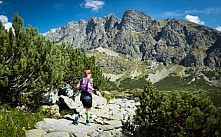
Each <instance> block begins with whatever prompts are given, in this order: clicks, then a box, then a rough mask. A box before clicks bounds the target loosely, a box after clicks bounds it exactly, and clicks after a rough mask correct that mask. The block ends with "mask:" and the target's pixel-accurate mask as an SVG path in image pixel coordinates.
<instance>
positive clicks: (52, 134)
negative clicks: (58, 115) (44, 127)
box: [43, 131, 69, 137]
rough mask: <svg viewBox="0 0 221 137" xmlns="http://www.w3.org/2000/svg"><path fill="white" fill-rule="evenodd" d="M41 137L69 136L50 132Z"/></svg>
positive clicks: (64, 133)
mask: <svg viewBox="0 0 221 137" xmlns="http://www.w3.org/2000/svg"><path fill="white" fill-rule="evenodd" d="M43 137H69V134H68V133H67V132H57V131H55V132H50V133H47V134H46V135H44V136H43Z"/></svg>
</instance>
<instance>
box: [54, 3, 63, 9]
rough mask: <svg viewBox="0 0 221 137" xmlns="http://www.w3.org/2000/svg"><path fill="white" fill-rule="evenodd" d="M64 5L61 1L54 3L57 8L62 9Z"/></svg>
mask: <svg viewBox="0 0 221 137" xmlns="http://www.w3.org/2000/svg"><path fill="white" fill-rule="evenodd" d="M63 7H64V5H63V4H60V3H57V4H55V5H54V8H55V9H56V10H61V9H62V8H63Z"/></svg>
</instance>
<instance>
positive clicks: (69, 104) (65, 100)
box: [59, 95, 82, 109]
mask: <svg viewBox="0 0 221 137" xmlns="http://www.w3.org/2000/svg"><path fill="white" fill-rule="evenodd" d="M59 100H60V101H61V103H62V104H64V105H65V106H66V107H68V109H77V108H79V107H81V105H82V103H81V102H78V101H76V102H75V101H74V100H73V99H72V98H69V97H67V96H63V95H61V96H60V97H59Z"/></svg>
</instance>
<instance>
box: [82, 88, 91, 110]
mask: <svg viewBox="0 0 221 137" xmlns="http://www.w3.org/2000/svg"><path fill="white" fill-rule="evenodd" d="M80 100H81V102H82V103H83V106H84V107H86V108H91V107H92V95H91V93H88V92H81V97H80Z"/></svg>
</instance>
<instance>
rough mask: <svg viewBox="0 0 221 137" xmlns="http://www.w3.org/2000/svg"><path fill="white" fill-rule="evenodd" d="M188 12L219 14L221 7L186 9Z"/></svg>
mask: <svg viewBox="0 0 221 137" xmlns="http://www.w3.org/2000/svg"><path fill="white" fill-rule="evenodd" d="M184 12H185V13H186V14H195V13H201V14H218V13H221V8H205V9H201V10H199V9H191V10H186V11H184Z"/></svg>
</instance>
